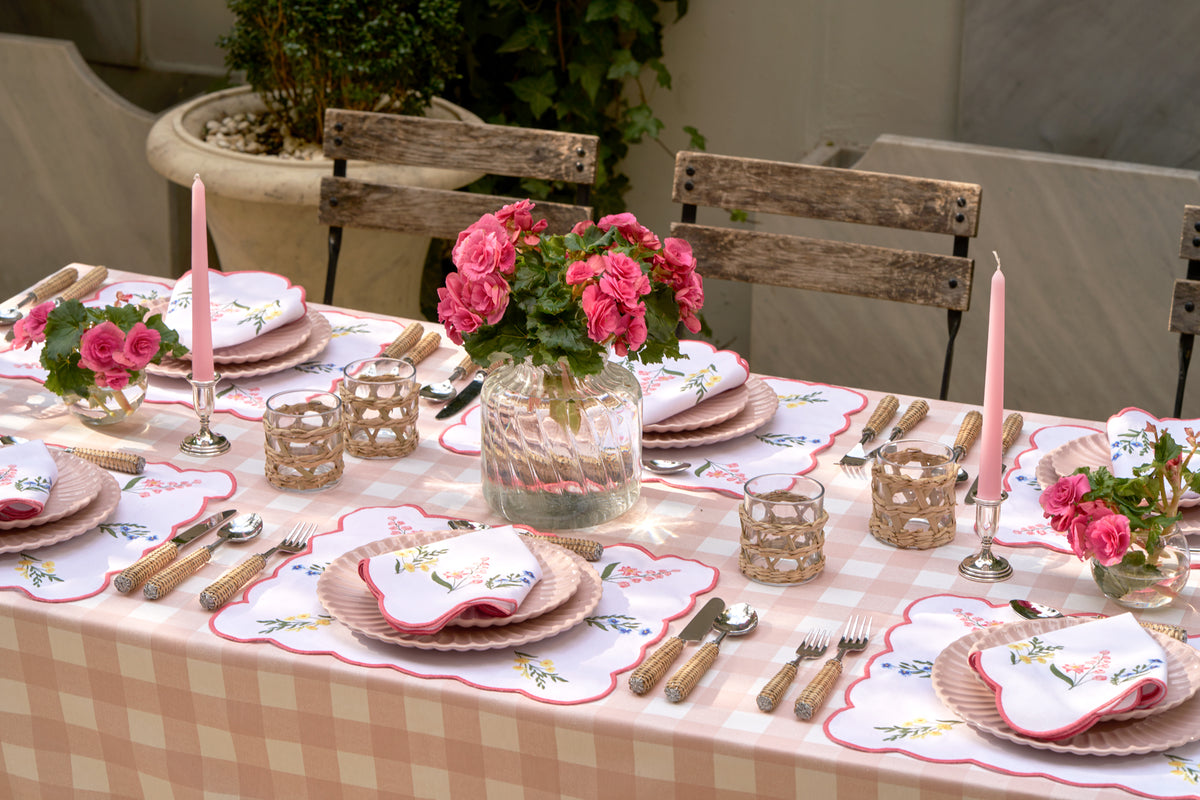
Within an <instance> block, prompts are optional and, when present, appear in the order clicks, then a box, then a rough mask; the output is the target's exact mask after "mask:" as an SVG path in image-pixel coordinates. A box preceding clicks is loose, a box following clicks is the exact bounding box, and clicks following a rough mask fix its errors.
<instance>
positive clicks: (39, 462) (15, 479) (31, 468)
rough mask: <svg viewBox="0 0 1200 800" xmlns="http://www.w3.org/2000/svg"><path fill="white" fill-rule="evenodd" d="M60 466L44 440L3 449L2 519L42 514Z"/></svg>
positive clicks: (0, 470)
mask: <svg viewBox="0 0 1200 800" xmlns="http://www.w3.org/2000/svg"><path fill="white" fill-rule="evenodd" d="M57 479H58V465H57V464H55V463H54V457H53V456H52V455H50V451H49V450H48V449H46V444H45V443H44V442H41V441H32V442H22V443H21V444H14V445H10V446H8V447H2V448H0V520H5V521H8V520H12V519H30V518H31V517H36V516H37V515H38V514H40V513H42V508H43V507H45V505H46V498H48V497H49V496H50V489H51V487H53V486H54V481H56V480H57Z"/></svg>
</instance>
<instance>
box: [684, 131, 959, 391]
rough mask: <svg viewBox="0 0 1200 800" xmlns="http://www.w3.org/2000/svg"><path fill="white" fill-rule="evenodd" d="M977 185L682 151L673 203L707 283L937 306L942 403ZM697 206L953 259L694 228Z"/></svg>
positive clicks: (948, 383)
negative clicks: (868, 237)
mask: <svg viewBox="0 0 1200 800" xmlns="http://www.w3.org/2000/svg"><path fill="white" fill-rule="evenodd" d="M981 195H982V189H981V187H980V186H979V185H977V184H972V183H960V182H955V181H943V180H933V179H928V178H915V177H908V176H903V175H889V174H884V173H875V172H862V171H859V170H854V169H842V168H838V167H822V166H811V165H806V164H794V163H788V162H780V161H763V160H760V159H753V158H737V157H733V156H722V155H713V154H710V153H698V152H681V153H679V154H678V155H677V156H676V158H675V181H674V189H673V198H674V200H675V201H676V202H679V203H682V204H683V216H682V222H677V223H673V224H672V225H671V234H672V235H673V236H678V237H680V238H682V239H686V240H687V241H688V242H690V243H691V245H692V251H693V253H694V254H695V255H696V258H697V260H698V261H699V264H700V272H701V274H702V275H703V276H704V277H706V278H722V279H725V280H734V281H743V282H748V283H755V284H768V285H772V286H782V287H788V288H794V289H808V290H812V291H818V292H834V293H837V294H846V295H856V296H859V297H868V298H876V299H880V300H894V301H898V302H904V303H914V304H917V305H924V306H933V307H936V308H942V309H945V310H946V313H947V328H948V341H947V343H946V355H945V361H944V363H943V367H942V383H941V390H940V392H939V394H938V396H939V397H940V398H941V399H943V400H944V399H946V394H947V392H948V390H949V386H950V368H951V366H952V364H953V360H954V340H955V338H956V337H957V335H958V330H959V327H960V326H961V324H962V314H963V312H964V311H966V310H967V309H968V308H970V305H971V284H972V277H973V274H974V269H975V262H974V261H973V260H972V259H970V258H969V257H968V256H967V249H968V244H969V242H970V240H971V238H972V237H974V236H975V235H976V233H977V232H978V229H979V205H980V197H981ZM698 206H705V207H712V208H721V209H725V210H734V209H741V210H745V211H757V212H762V213H766V214H779V215H785V216H792V217H805V218H809V219H816V220H828V221H837V222H852V223H858V224H861V225H873V226H882V227H886V228H899V229H905V230H910V231H923V232H927V233H938V234H946V235H949V236H953V237H954V239H953V250H952V254H951V255H941V254H935V253H926V252H919V251H912V250H901V249H897V248H892V247H880V246H876V245H869V244H859V243H853V242H846V241H835V240H828V239H816V238H808V237H803V236H795V235H790V234H779V233H766V232H761V231H749V230H742V229H735V228H726V227H713V226H708V225H698V224H696V209H697V207H698Z"/></svg>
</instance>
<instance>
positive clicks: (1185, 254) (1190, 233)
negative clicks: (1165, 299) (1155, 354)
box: [1167, 206, 1200, 417]
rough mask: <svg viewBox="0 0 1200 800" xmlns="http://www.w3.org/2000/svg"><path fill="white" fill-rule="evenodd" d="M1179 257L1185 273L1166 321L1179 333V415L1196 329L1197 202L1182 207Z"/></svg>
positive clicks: (1199, 280) (1199, 291)
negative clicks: (1184, 261)
mask: <svg viewBox="0 0 1200 800" xmlns="http://www.w3.org/2000/svg"><path fill="white" fill-rule="evenodd" d="M1179 257H1180V258H1186V259H1187V262H1188V265H1187V277H1186V278H1177V279H1176V280H1175V291H1174V292H1173V293H1172V295H1171V316H1170V319H1169V321H1168V323H1167V326H1168V328H1169V329H1170V330H1171V332H1172V333H1178V334H1179V377H1178V379H1177V380H1176V382H1175V413H1174V416H1175V417H1181V416H1183V391H1184V388H1185V387H1186V386H1187V376H1188V365H1189V364H1191V362H1192V342H1193V341H1194V339H1195V336H1196V334H1197V333H1200V206H1184V207H1183V233H1182V235H1181V236H1180V237H1179Z"/></svg>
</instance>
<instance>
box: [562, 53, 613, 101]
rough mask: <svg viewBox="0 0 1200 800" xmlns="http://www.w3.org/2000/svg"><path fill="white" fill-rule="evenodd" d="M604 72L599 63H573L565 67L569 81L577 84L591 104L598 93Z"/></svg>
mask: <svg viewBox="0 0 1200 800" xmlns="http://www.w3.org/2000/svg"><path fill="white" fill-rule="evenodd" d="M606 72H607V68H606V66H605V65H604V64H603V63H601V62H592V63H590V64H586V63H580V62H577V61H573V62H571V63H570V64H568V65H567V74H568V75H569V76H570V78H571V80H572V81H574V82H575V83H578V84H579V86H580V87H581V88H582V89H583V91H584V93H586V94H587V96H588V100H591V101H592V102H593V103H594V102H595V101H596V95H598V94H599V93H600V84H601V81H603V80H604V78H605V73H606Z"/></svg>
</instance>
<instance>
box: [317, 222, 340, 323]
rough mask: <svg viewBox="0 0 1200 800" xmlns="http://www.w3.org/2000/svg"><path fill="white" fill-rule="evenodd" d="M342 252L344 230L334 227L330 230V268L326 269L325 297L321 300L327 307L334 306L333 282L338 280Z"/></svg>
mask: <svg viewBox="0 0 1200 800" xmlns="http://www.w3.org/2000/svg"><path fill="white" fill-rule="evenodd" d="M341 252H342V229H341V228H340V227H337V226H334V227H331V228H330V229H329V266H328V267H327V268H326V269H325V296H324V298H323V299H322V300H321V302H322V303H324V304H325V305H327V306H331V305H333V282H334V280H335V279H336V278H337V265H338V256H339V255H340V254H341Z"/></svg>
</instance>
